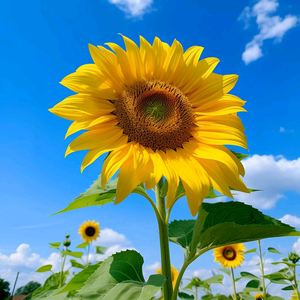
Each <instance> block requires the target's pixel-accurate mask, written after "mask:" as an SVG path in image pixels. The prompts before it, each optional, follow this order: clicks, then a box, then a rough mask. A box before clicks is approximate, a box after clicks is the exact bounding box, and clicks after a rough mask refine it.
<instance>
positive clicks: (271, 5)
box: [238, 0, 300, 65]
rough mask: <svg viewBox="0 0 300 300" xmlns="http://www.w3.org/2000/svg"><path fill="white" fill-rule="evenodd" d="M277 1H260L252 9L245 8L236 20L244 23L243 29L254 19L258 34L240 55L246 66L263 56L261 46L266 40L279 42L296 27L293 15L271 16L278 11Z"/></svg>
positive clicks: (296, 19)
mask: <svg viewBox="0 0 300 300" xmlns="http://www.w3.org/2000/svg"><path fill="white" fill-rule="evenodd" d="M278 6H279V3H278V1H277V0H260V1H258V2H257V3H256V4H255V5H254V6H253V7H252V8H250V7H249V6H247V7H245V8H244V10H243V12H242V13H241V15H240V16H239V18H238V20H243V21H244V22H245V29H246V28H248V27H249V24H250V19H251V18H256V24H257V27H258V29H259V33H258V34H257V35H255V36H254V37H253V39H252V41H251V42H249V43H248V44H247V45H246V48H245V51H244V53H243V54H242V60H243V61H244V62H245V64H246V65H248V64H249V63H251V62H252V61H255V60H257V59H259V58H260V57H262V56H263V53H262V46H263V41H264V40H266V39H274V41H275V42H277V43H279V42H281V40H282V38H283V36H284V34H285V33H286V32H287V31H288V30H290V29H291V28H293V27H295V26H296V25H298V23H299V21H300V19H299V18H298V17H296V16H294V15H291V14H289V15H286V16H285V17H284V18H283V19H282V18H281V17H280V16H279V15H273V16H271V15H272V14H274V13H275V12H276V11H277V9H278Z"/></svg>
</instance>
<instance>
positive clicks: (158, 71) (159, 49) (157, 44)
mask: <svg viewBox="0 0 300 300" xmlns="http://www.w3.org/2000/svg"><path fill="white" fill-rule="evenodd" d="M152 49H153V51H154V54H155V58H156V59H155V67H154V74H153V77H154V79H157V80H161V78H162V77H163V76H164V69H163V65H164V62H165V58H166V56H167V49H166V46H164V44H163V43H162V42H161V40H160V39H159V38H158V37H155V39H154V42H153V45H152Z"/></svg>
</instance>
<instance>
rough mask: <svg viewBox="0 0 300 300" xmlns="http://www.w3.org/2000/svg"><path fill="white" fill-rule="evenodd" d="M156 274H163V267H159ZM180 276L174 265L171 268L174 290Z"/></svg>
mask: <svg viewBox="0 0 300 300" xmlns="http://www.w3.org/2000/svg"><path fill="white" fill-rule="evenodd" d="M155 272H156V273H157V274H162V270H161V267H159V268H158V269H157V270H156V271H155ZM178 274H179V271H178V270H177V269H176V268H174V266H173V265H172V266H171V277H172V285H173V288H174V287H175V284H176V281H177V278H178Z"/></svg>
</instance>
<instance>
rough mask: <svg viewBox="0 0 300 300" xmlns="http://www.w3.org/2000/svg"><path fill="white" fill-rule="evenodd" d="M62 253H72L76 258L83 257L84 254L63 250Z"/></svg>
mask: <svg viewBox="0 0 300 300" xmlns="http://www.w3.org/2000/svg"><path fill="white" fill-rule="evenodd" d="M61 254H63V255H70V256H73V257H76V258H81V256H82V255H83V252H71V251H61Z"/></svg>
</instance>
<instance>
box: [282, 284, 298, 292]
mask: <svg viewBox="0 0 300 300" xmlns="http://www.w3.org/2000/svg"><path fill="white" fill-rule="evenodd" d="M294 289H295V288H294V287H293V286H292V285H289V286H286V287H284V288H282V290H283V291H293V290H294Z"/></svg>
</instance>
